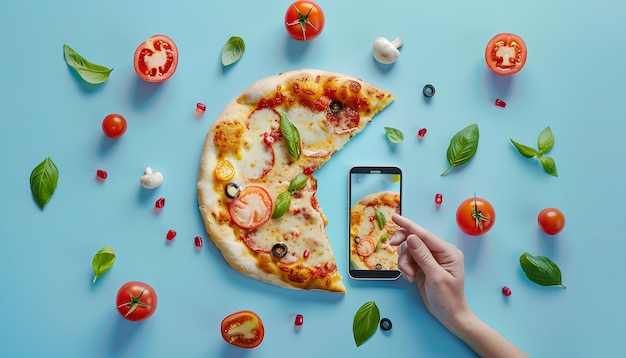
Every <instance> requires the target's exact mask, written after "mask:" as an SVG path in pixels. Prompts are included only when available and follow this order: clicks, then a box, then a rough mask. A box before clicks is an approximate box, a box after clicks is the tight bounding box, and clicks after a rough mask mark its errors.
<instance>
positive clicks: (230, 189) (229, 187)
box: [224, 182, 241, 199]
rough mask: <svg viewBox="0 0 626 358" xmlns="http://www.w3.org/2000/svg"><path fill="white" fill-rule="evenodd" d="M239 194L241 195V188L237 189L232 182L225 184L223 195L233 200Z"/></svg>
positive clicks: (237, 186)
mask: <svg viewBox="0 0 626 358" xmlns="http://www.w3.org/2000/svg"><path fill="white" fill-rule="evenodd" d="M239 193H241V188H240V187H239V185H237V184H235V183H233V182H230V183H228V184H226V187H225V188H224V194H226V196H227V197H229V198H231V199H234V198H236V197H238V196H239Z"/></svg>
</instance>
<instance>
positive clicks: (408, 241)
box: [406, 234, 420, 250]
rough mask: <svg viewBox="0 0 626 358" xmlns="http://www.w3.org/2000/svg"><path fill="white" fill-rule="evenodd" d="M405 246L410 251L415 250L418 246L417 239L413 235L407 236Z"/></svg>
mask: <svg viewBox="0 0 626 358" xmlns="http://www.w3.org/2000/svg"><path fill="white" fill-rule="evenodd" d="M406 244H407V246H409V247H410V248H411V249H413V250H415V249H417V248H418V247H419V246H420V242H419V238H418V237H417V236H415V235H413V234H411V235H409V237H407V239H406Z"/></svg>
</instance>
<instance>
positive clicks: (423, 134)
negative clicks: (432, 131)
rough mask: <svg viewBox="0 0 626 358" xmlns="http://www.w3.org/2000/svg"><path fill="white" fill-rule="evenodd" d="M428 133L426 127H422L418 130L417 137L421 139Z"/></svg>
mask: <svg viewBox="0 0 626 358" xmlns="http://www.w3.org/2000/svg"><path fill="white" fill-rule="evenodd" d="M425 135H426V128H420V129H419V130H418V131H417V139H419V140H421V139H422V138H424V136H425Z"/></svg>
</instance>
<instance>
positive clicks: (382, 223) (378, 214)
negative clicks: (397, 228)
mask: <svg viewBox="0 0 626 358" xmlns="http://www.w3.org/2000/svg"><path fill="white" fill-rule="evenodd" d="M375 213H376V222H378V227H379V228H380V229H382V228H384V227H385V225H386V224H387V219H385V215H383V213H382V212H381V211H380V210H378V208H376V211H375Z"/></svg>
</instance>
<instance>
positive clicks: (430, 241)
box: [391, 214, 451, 252]
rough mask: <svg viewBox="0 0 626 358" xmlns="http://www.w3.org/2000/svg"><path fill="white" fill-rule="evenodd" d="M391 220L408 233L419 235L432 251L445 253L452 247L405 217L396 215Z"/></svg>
mask: <svg viewBox="0 0 626 358" xmlns="http://www.w3.org/2000/svg"><path fill="white" fill-rule="evenodd" d="M391 219H392V220H393V222H395V223H396V224H398V225H399V226H400V227H402V228H404V229H405V230H406V231H408V232H409V233H410V234H415V235H417V236H418V237H419V238H420V239H422V241H423V242H424V244H426V246H428V248H429V249H430V250H431V251H438V252H441V251H445V250H447V249H448V248H449V247H450V245H451V244H450V243H448V242H447V241H445V240H443V239H442V238H440V237H439V236H437V235H435V234H433V233H432V232H430V231H429V230H427V229H425V228H423V227H421V226H420V225H418V224H416V223H414V222H413V221H411V220H410V219H407V218H405V217H404V216H401V215H397V214H394V215H393V216H392V217H391Z"/></svg>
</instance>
